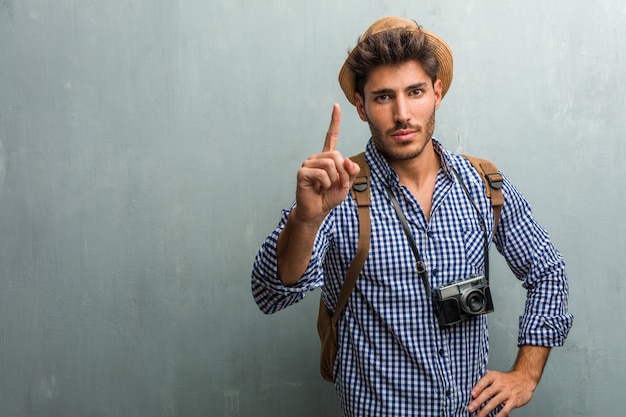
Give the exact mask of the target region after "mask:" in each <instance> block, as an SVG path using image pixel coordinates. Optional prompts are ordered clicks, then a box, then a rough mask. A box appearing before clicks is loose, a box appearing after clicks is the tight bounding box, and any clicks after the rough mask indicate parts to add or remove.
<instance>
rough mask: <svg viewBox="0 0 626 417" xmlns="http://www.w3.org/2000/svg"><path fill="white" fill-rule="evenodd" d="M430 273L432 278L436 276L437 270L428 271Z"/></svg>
mask: <svg viewBox="0 0 626 417" xmlns="http://www.w3.org/2000/svg"><path fill="white" fill-rule="evenodd" d="M430 273H431V274H432V276H433V277H434V276H437V268H435V269H433V270H432V271H430Z"/></svg>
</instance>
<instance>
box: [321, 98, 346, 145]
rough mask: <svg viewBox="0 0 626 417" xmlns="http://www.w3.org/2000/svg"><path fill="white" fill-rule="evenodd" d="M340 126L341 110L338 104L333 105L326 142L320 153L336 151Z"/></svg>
mask: <svg viewBox="0 0 626 417" xmlns="http://www.w3.org/2000/svg"><path fill="white" fill-rule="evenodd" d="M340 124H341V108H340V107H339V104H337V103H335V104H334V105H333V113H332V116H331V118H330V126H329V127H328V132H326V140H325V141H324V148H322V152H328V151H334V150H336V149H337V141H338V140H339V125H340Z"/></svg>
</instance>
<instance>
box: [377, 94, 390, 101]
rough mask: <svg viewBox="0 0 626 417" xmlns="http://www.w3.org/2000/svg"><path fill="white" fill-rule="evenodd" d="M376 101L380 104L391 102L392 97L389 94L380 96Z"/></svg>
mask: <svg viewBox="0 0 626 417" xmlns="http://www.w3.org/2000/svg"><path fill="white" fill-rule="evenodd" d="M375 100H376V101H377V102H379V103H380V102H383V101H389V100H391V96H390V95H389V94H380V95H377V96H376V98H375Z"/></svg>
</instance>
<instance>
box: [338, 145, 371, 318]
mask: <svg viewBox="0 0 626 417" xmlns="http://www.w3.org/2000/svg"><path fill="white" fill-rule="evenodd" d="M350 159H351V160H352V162H355V163H357V164H359V166H360V167H361V172H360V173H359V175H358V176H357V177H356V178H355V179H354V182H353V183H352V190H351V194H352V198H353V199H354V200H355V201H356V204H357V206H358V210H359V243H358V245H357V249H356V255H355V256H354V258H353V259H352V262H351V263H350V266H349V267H348V271H347V272H346V277H345V279H344V281H343V285H342V287H341V291H340V292H339V297H338V298H337V304H336V305H335V312H334V313H333V324H335V325H336V324H337V323H338V322H339V317H340V316H341V312H342V311H343V308H344V307H345V306H346V304H347V303H348V298H349V297H350V294H351V293H352V290H353V289H354V286H355V285H356V280H357V278H358V277H359V274H360V273H361V269H363V265H364V264H365V259H367V254H368V253H369V249H370V198H371V194H370V168H369V165H368V164H367V163H366V162H365V152H361V153H360V154H358V155H355V156H353V157H351V158H350Z"/></svg>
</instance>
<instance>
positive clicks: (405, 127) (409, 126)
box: [387, 122, 423, 134]
mask: <svg viewBox="0 0 626 417" xmlns="http://www.w3.org/2000/svg"><path fill="white" fill-rule="evenodd" d="M422 129H423V128H422V126H420V125H414V124H411V123H408V122H396V124H395V125H394V126H393V127H392V128H391V129H389V131H388V132H387V133H388V134H392V133H394V132H397V131H398V130H414V131H416V132H421V131H422Z"/></svg>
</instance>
